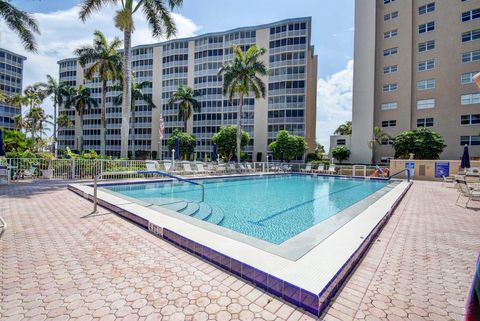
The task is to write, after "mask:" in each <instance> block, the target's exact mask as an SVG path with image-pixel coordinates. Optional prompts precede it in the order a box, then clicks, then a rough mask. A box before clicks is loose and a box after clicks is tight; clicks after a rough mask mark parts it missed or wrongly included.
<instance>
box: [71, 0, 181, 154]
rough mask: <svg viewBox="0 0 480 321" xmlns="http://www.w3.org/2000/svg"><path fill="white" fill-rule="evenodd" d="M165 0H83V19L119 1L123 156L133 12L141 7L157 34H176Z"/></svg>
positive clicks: (171, 0) (172, 1) (173, 2)
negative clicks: (122, 79) (121, 35)
mask: <svg viewBox="0 0 480 321" xmlns="http://www.w3.org/2000/svg"><path fill="white" fill-rule="evenodd" d="M165 2H166V0H140V1H134V0H122V1H119V0H83V1H82V4H81V8H80V13H79V14H80V19H81V20H82V21H83V22H85V21H86V20H87V19H88V18H89V17H90V16H92V15H93V13H95V12H98V11H100V10H101V9H102V8H103V7H105V6H108V5H120V9H119V10H118V11H117V13H116V15H115V17H114V22H115V26H116V27H117V28H118V29H120V30H121V31H122V32H123V58H124V59H123V76H124V77H125V79H124V81H123V89H122V91H123V97H124V99H123V103H122V127H121V137H122V142H121V152H120V156H121V157H127V156H128V134H129V120H130V106H131V100H132V97H131V96H130V92H131V86H132V80H131V67H132V66H131V47H132V33H133V31H134V29H135V28H134V22H133V16H134V14H135V13H136V12H137V11H142V12H143V14H144V16H145V18H146V20H147V22H148V24H149V25H150V27H151V28H152V34H153V36H154V37H162V36H166V37H167V38H170V37H171V36H173V35H175V33H176V31H177V29H176V26H175V22H174V21H173V18H172V16H171V13H170V12H169V11H168V9H167V6H166V5H165ZM182 3H183V0H168V7H170V10H173V9H174V8H175V7H178V6H181V5H182Z"/></svg>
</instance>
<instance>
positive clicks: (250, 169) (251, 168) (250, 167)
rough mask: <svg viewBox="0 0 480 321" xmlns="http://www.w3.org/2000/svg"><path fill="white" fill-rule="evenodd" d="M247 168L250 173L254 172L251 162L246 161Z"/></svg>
mask: <svg viewBox="0 0 480 321" xmlns="http://www.w3.org/2000/svg"><path fill="white" fill-rule="evenodd" d="M247 170H248V171H249V172H251V173H253V172H255V169H254V168H253V167H252V164H250V163H247Z"/></svg>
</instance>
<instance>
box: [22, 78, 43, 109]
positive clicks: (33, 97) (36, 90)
mask: <svg viewBox="0 0 480 321" xmlns="http://www.w3.org/2000/svg"><path fill="white" fill-rule="evenodd" d="M47 96H48V95H47V93H46V92H45V90H44V89H43V88H42V86H41V85H40V84H34V85H30V86H27V87H26V88H25V90H24V91H23V97H24V98H23V102H22V103H23V104H24V105H26V106H28V107H29V109H32V108H35V107H39V106H40V104H41V103H42V102H43V101H44V100H45V98H47Z"/></svg>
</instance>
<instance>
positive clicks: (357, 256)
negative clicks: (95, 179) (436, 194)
mask: <svg viewBox="0 0 480 321" xmlns="http://www.w3.org/2000/svg"><path fill="white" fill-rule="evenodd" d="M295 174H296V175H311V174H307V173H295ZM250 176H256V175H249V177H250ZM319 176H323V175H319ZM325 176H332V175H325ZM229 177H232V178H233V177H245V176H229ZM342 177H344V176H342ZM217 178H219V177H217ZM201 179H205V178H201ZM360 179H361V178H360ZM143 183H145V182H143ZM117 184H119V183H117ZM121 184H125V183H124V182H122V183H121ZM109 185H115V184H109ZM411 185H412V183H410V184H409V185H408V186H407V188H406V189H405V190H404V191H403V192H402V194H401V195H400V196H399V197H398V198H397V200H396V201H395V203H394V204H393V206H392V207H391V208H390V210H389V211H388V212H387V213H386V214H385V215H384V217H383V218H382V219H381V220H380V222H378V223H377V225H376V226H375V227H374V228H373V229H372V231H370V233H369V234H368V236H367V237H365V238H364V240H363V242H362V243H361V244H360V246H359V247H358V248H357V249H356V250H355V252H354V253H353V254H352V255H351V256H350V258H349V259H348V260H347V261H346V262H345V263H344V265H343V266H342V267H341V268H340V270H339V271H338V272H337V273H336V274H335V276H334V277H333V278H332V279H331V280H330V281H329V282H328V283H327V285H326V286H325V287H324V288H323V290H322V291H321V292H320V293H318V294H316V293H312V292H310V291H307V290H305V289H302V288H300V287H298V286H296V285H294V284H291V283H289V282H287V281H284V280H281V279H279V278H277V277H275V276H273V275H271V274H268V273H266V272H264V271H261V270H259V269H257V268H255V267H253V266H250V265H248V264H246V263H243V262H240V261H238V260H236V259H234V258H231V257H229V256H227V255H225V254H222V253H220V252H218V251H215V250H214V249H212V248H209V247H207V246H205V245H202V244H200V243H197V242H194V241H192V240H190V239H188V238H186V237H184V236H182V235H180V234H177V233H175V232H174V231H171V230H169V229H167V228H162V227H160V226H157V225H155V224H152V223H150V222H149V221H148V220H146V219H144V218H142V217H140V216H138V215H136V214H134V213H131V212H129V211H126V210H124V209H121V208H120V207H118V206H115V205H113V204H110V203H108V202H106V201H103V200H101V199H98V205H99V206H102V207H104V208H106V209H108V210H110V211H112V212H114V213H116V214H117V215H120V216H122V217H124V218H126V219H127V220H129V221H131V222H134V223H135V224H137V225H139V226H141V227H143V228H144V229H146V230H148V231H149V232H151V233H153V234H154V235H156V236H158V237H160V238H162V239H164V240H166V241H168V242H169V243H172V244H174V245H176V246H178V247H179V248H182V249H184V250H186V251H187V252H189V253H191V254H193V255H195V256H197V257H199V258H202V259H204V260H206V261H208V262H210V263H212V264H215V265H216V266H218V267H220V268H222V269H224V270H225V271H228V272H229V273H231V274H233V275H235V276H237V277H240V278H242V279H243V280H245V281H247V282H249V283H252V284H253V285H255V286H256V287H258V288H260V289H263V290H264V291H266V292H268V293H270V294H272V295H274V296H276V297H279V298H281V299H283V300H285V301H286V302H289V303H290V304H292V305H294V306H297V307H299V308H301V309H303V310H305V311H307V312H309V313H311V314H313V315H315V316H317V317H318V316H320V315H321V314H322V313H323V311H324V310H325V309H326V308H327V307H328V304H329V302H330V301H331V299H332V298H333V297H334V296H335V295H336V293H337V292H338V290H340V288H341V287H342V285H343V284H344V282H345V281H346V279H347V278H348V276H349V275H350V273H351V272H352V271H353V270H354V269H355V267H356V266H357V265H358V263H359V262H360V260H361V259H362V258H363V256H364V255H365V254H366V252H367V250H368V248H369V247H370V245H371V244H372V242H373V240H374V239H375V238H376V237H377V235H378V234H379V233H380V231H381V230H382V228H383V226H384V225H385V224H386V222H387V221H388V219H389V218H390V217H391V215H392V214H393V212H394V211H395V209H396V208H397V207H398V204H399V203H400V202H401V200H402V199H403V197H404V196H405V194H406V193H407V192H408V190H409V189H410V187H411ZM89 186H90V185H89ZM103 186H105V185H103ZM68 189H69V190H71V191H72V192H74V193H76V194H78V195H80V196H81V197H83V198H85V199H87V200H90V201H93V196H92V195H90V194H88V193H85V192H83V191H82V190H80V189H78V188H76V187H75V186H72V185H69V186H68Z"/></svg>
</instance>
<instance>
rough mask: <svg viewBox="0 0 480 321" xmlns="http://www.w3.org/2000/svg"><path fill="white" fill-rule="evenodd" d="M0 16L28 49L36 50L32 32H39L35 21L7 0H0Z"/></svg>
mask: <svg viewBox="0 0 480 321" xmlns="http://www.w3.org/2000/svg"><path fill="white" fill-rule="evenodd" d="M0 16H1V17H2V18H3V20H4V22H5V24H6V25H7V27H8V28H9V29H10V30H11V31H13V32H15V33H16V34H17V35H18V36H19V37H20V41H21V42H22V44H23V46H24V47H25V49H26V50H28V51H33V52H36V51H37V43H36V41H35V37H34V34H40V30H39V29H38V24H37V21H36V20H35V19H34V18H33V17H32V15H30V14H29V13H27V12H25V11H21V10H19V9H17V8H16V7H14V6H13V5H11V4H10V1H9V0H0Z"/></svg>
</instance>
